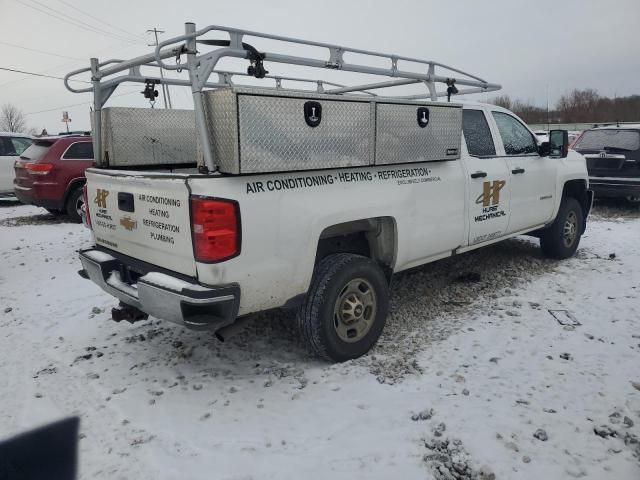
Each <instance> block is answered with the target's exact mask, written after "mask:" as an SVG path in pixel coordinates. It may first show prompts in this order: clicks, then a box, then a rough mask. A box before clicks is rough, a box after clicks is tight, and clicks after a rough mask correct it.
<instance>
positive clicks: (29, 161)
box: [14, 135, 93, 223]
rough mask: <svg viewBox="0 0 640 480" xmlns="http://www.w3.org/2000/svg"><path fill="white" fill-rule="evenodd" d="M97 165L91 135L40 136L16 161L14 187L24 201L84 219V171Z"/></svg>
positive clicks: (74, 217) (73, 217) (73, 218)
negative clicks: (94, 164) (94, 159)
mask: <svg viewBox="0 0 640 480" xmlns="http://www.w3.org/2000/svg"><path fill="white" fill-rule="evenodd" d="M91 166H93V143H92V139H91V137H90V136H89V135H68V136H67V135H65V136H60V137H44V138H37V139H35V140H34V141H33V144H32V145H31V146H30V147H29V148H27V149H26V150H25V151H24V152H22V154H21V155H20V159H19V160H16V163H15V166H14V168H15V171H16V179H15V180H14V189H15V193H16V197H18V200H20V201H21V202H23V203H28V204H31V205H36V206H38V207H44V208H46V209H47V210H48V211H49V212H51V213H53V214H63V213H66V214H67V215H68V216H69V218H70V219H71V221H73V222H77V223H80V222H81V221H82V217H81V211H82V208H83V205H84V199H83V197H82V187H83V185H84V182H85V178H84V171H85V170H86V169H87V168H89V167H91Z"/></svg>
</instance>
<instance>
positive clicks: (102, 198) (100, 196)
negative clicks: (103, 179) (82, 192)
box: [93, 188, 109, 208]
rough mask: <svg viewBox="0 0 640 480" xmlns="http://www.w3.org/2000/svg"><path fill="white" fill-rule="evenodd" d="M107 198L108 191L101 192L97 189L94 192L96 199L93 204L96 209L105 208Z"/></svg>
mask: <svg viewBox="0 0 640 480" xmlns="http://www.w3.org/2000/svg"><path fill="white" fill-rule="evenodd" d="M108 196H109V190H102V189H101V188H99V189H98V190H97V191H96V198H95V199H94V200H93V203H95V204H96V205H98V208H107V197H108Z"/></svg>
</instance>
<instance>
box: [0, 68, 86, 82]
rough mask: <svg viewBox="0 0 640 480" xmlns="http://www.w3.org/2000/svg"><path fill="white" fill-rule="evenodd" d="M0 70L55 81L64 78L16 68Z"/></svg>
mask: <svg viewBox="0 0 640 480" xmlns="http://www.w3.org/2000/svg"><path fill="white" fill-rule="evenodd" d="M0 70H6V71H7V72H15V73H22V74H24V75H33V76H34V77H45V78H53V79H55V80H64V77H56V76H55V75H46V74H44V73H36V72H27V71H26V70H18V69H17V68H8V67H0ZM69 81H70V82H82V83H91V82H87V81H86V80H69Z"/></svg>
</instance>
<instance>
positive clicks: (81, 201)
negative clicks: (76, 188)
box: [76, 196, 84, 217]
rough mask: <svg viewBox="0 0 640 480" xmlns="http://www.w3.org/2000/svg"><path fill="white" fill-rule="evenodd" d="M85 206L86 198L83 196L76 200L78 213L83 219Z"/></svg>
mask: <svg viewBox="0 0 640 480" xmlns="http://www.w3.org/2000/svg"><path fill="white" fill-rule="evenodd" d="M83 206H84V198H82V196H80V197H78V199H77V200H76V213H77V214H78V215H79V216H80V217H82V207H83Z"/></svg>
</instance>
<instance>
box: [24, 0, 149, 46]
mask: <svg viewBox="0 0 640 480" xmlns="http://www.w3.org/2000/svg"><path fill="white" fill-rule="evenodd" d="M17 1H19V2H20V3H23V5H26V4H25V3H24V2H23V0H17ZM28 1H29V2H31V3H35V4H36V5H40V7H42V8H46V9H47V10H49V11H50V12H53V15H51V14H49V15H51V16H54V18H57V19H58V20H62V21H64V22H67V23H71V25H75V26H78V27H80V28H83V27H84V28H85V30H87V29H88V30H89V31H93V32H94V33H96V32H98V33H102V34H104V35H108V36H110V37H113V38H118V39H122V40H127V41H129V42H131V43H136V42H139V41H140V40H139V39H133V38H132V37H131V36H130V34H127V35H128V36H129V38H127V37H123V36H122V35H120V34H116V33H113V32H110V31H108V30H105V29H103V28H100V27H97V26H95V25H92V24H90V23H87V22H85V21H84V20H81V19H78V18H75V17H71V16H70V15H68V14H66V16H63V15H62V14H60V13H59V12H58V11H57V10H55V9H53V8H51V7H49V6H48V5H46V4H44V3H42V2H40V1H39V0H28ZM40 11H42V10H40ZM43 13H46V12H43Z"/></svg>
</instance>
